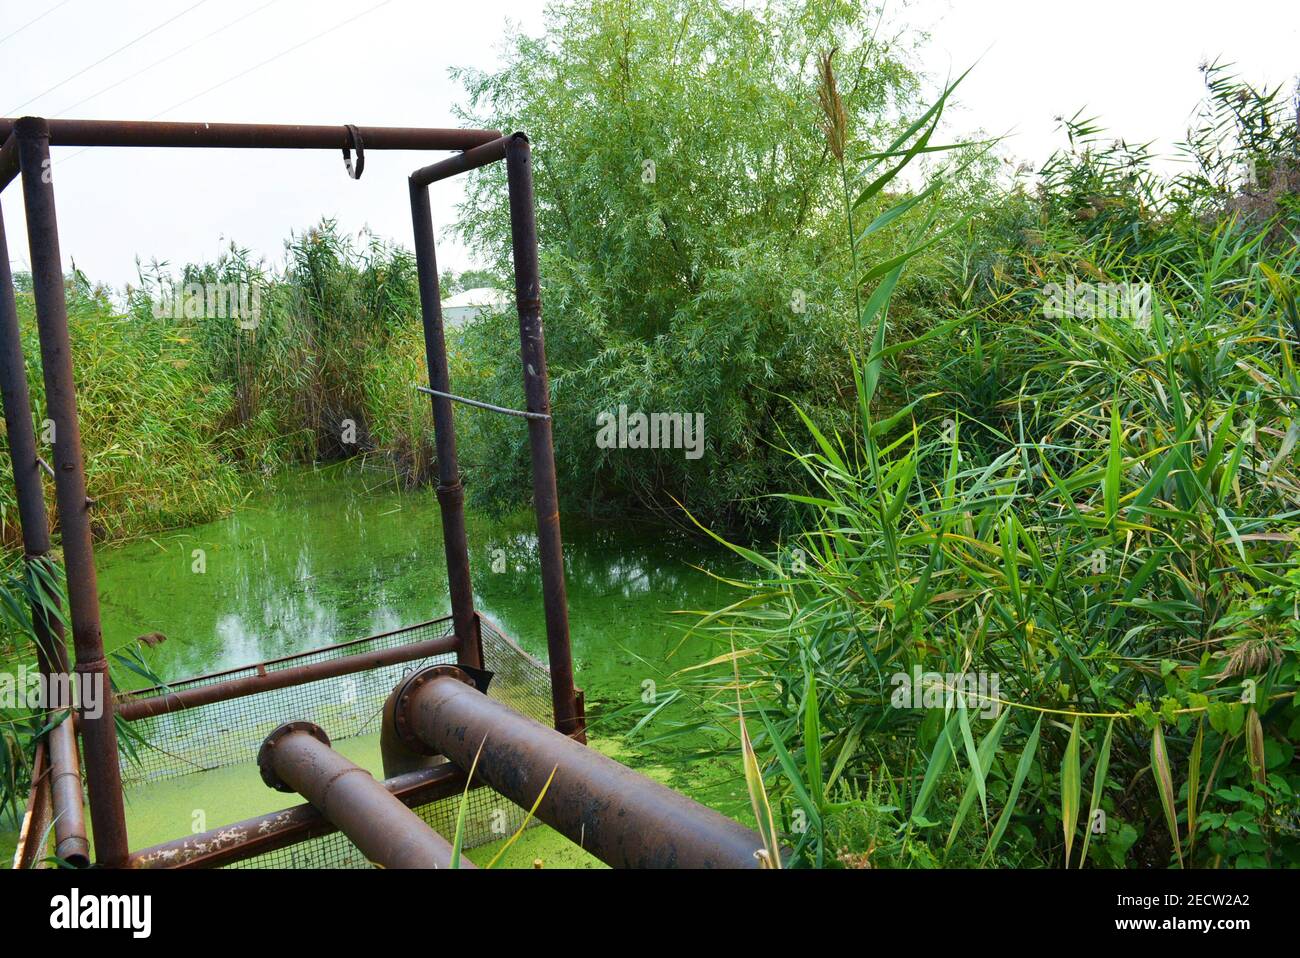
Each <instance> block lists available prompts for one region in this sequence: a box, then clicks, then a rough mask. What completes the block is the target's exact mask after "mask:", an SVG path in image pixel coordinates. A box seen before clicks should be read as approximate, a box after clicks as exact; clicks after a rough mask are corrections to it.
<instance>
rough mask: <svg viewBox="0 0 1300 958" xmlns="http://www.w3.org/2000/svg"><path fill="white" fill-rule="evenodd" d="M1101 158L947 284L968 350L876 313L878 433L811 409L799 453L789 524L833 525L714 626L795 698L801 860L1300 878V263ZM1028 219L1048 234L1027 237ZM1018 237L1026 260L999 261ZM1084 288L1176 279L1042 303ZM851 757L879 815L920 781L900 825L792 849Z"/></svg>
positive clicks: (866, 408) (711, 624)
mask: <svg viewBox="0 0 1300 958" xmlns="http://www.w3.org/2000/svg"><path fill="white" fill-rule="evenodd" d="M1074 134H1075V139H1074V147H1073V148H1072V149H1071V150H1070V151H1068V152H1067V153H1065V154H1060V155H1058V156H1056V157H1054V158H1053V161H1052V162H1051V163H1049V164H1048V166H1047V167H1046V169H1045V171H1044V178H1043V186H1042V189H1043V193H1042V195H1041V196H1040V197H1038V198H1037V199H1029V198H1020V199H1016V200H1015V202H1013V203H1012V204H1008V205H1009V206H1011V207H1012V208H1011V210H1010V211H1009V212H1007V213H1005V214H999V215H992V216H984V217H981V218H979V219H977V220H976V221H975V224H976V228H977V229H979V228H983V227H984V226H985V225H986V224H987V225H991V226H992V227H994V228H995V230H1003V232H1001V233H1000V234H999V233H998V232H996V231H995V233H994V234H993V236H994V239H990V237H989V236H987V235H986V236H975V237H973V238H974V239H975V243H974V249H973V253H972V254H971V255H962V254H960V252H959V253H958V255H955V256H953V257H952V258H951V260H950V264H951V266H952V267H953V269H954V272H955V273H956V276H957V277H960V281H961V283H962V288H963V289H966V290H969V293H967V294H963V297H962V299H961V300H960V301H958V302H954V301H953V300H951V299H948V300H946V301H944V302H943V303H941V304H940V310H939V315H940V316H942V315H945V313H946V314H948V315H952V316H953V317H954V319H953V322H954V323H958V325H956V326H953V327H951V328H952V329H954V330H955V332H954V334H952V335H947V336H944V337H943V338H942V339H941V340H940V339H931V340H929V341H928V342H926V343H917V342H915V341H907V340H904V341H902V342H899V341H896V340H891V338H890V337H889V336H888V335H885V334H886V333H887V332H888V330H889V326H888V324H887V323H886V322H884V321H883V320H881V321H880V322H879V324H878V325H875V326H874V328H875V330H876V336H875V340H874V343H873V345H872V347H871V350H870V352H868V353H867V354H866V355H865V356H864V357H863V358H861V359H858V360H855V361H854V366H855V368H856V369H857V370H858V371H859V372H858V375H857V391H856V393H857V403H856V405H857V410H858V414H859V421H858V423H857V428H856V429H854V430H852V431H848V430H841V429H838V428H831V427H827V426H825V425H824V423H822V422H820V421H819V418H818V417H817V416H816V415H815V414H812V413H805V414H804V415H803V419H804V422H805V426H806V433H807V438H805V439H804V440H802V441H800V442H799V443H797V444H795V445H793V446H792V448H791V449H790V456H791V457H792V459H793V460H794V461H795V462H797V463H798V464H799V465H800V466H801V467H802V468H803V469H804V470H805V472H806V477H807V483H808V484H809V485H810V486H811V488H812V491H811V492H799V493H792V494H790V495H788V496H787V500H788V501H790V502H791V503H797V504H798V505H799V506H801V507H804V508H805V509H806V510H807V520H806V524H805V527H804V529H805V531H803V532H802V533H801V534H800V535H798V536H796V537H794V538H793V539H791V540H789V541H788V542H787V543H786V544H785V545H784V547H783V548H782V550H781V551H780V553H779V554H778V555H776V556H772V557H769V556H765V555H759V554H757V553H754V552H753V551H751V550H748V549H738V551H739V552H740V554H742V555H745V556H746V557H747V558H750V560H751V561H752V562H754V565H755V578H754V580H753V582H752V585H751V591H750V594H749V595H748V597H746V598H745V599H742V600H741V601H739V602H737V603H735V604H734V605H732V606H731V607H729V608H728V609H726V610H722V611H721V612H718V613H714V614H712V615H710V616H708V617H706V618H705V619H703V620H702V621H701V623H700V625H699V626H698V628H700V629H702V630H707V631H715V632H717V633H719V639H720V642H725V643H728V644H731V643H734V644H735V646H736V648H737V658H738V660H739V661H740V662H742V663H743V664H744V665H745V666H747V667H748V669H747V674H746V675H744V676H743V679H744V680H745V681H746V683H747V684H748V685H749V686H750V687H753V688H757V689H764V690H768V689H771V690H773V691H772V692H770V693H769V694H764V695H762V696H760V705H761V707H762V709H763V712H762V714H763V715H764V716H765V718H767V720H768V730H769V735H768V737H767V738H766V740H758V741H756V742H755V746H756V748H758V750H759V752H760V754H762V753H763V751H764V749H766V750H768V753H769V755H770V758H769V765H768V775H769V780H770V782H771V786H772V788H773V791H774V793H775V794H776V795H777V796H780V795H781V793H782V792H783V793H784V802H781V803H780V804H781V805H782V807H783V808H784V810H785V812H786V825H787V833H788V835H789V838H790V841H791V843H792V844H793V845H794V846H795V848H796V852H797V854H798V855H799V856H801V860H803V861H805V862H808V863H811V864H826V863H831V862H835V861H840V862H850V861H857V860H858V859H859V858H860V856H861V855H863V854H864V853H866V852H867V850H868V849H869V848H870V847H876V846H879V845H880V844H882V842H886V843H893V844H894V845H895V846H905V847H907V848H911V849H915V848H916V846H917V844H918V843H919V844H921V845H923V846H925V847H926V848H928V849H929V855H930V857H931V858H932V859H937V860H940V861H947V862H949V863H963V862H965V863H977V862H978V863H992V862H1007V863H1037V864H1048V863H1051V864H1060V863H1062V862H1068V861H1070V860H1072V859H1073V861H1075V862H1076V863H1081V862H1080V859H1081V858H1083V857H1085V856H1086V860H1087V862H1088V864H1090V865H1094V866H1108V867H1129V866H1133V865H1146V866H1158V867H1164V866H1167V865H1171V864H1172V865H1177V864H1180V863H1181V864H1185V865H1187V866H1188V867H1193V866H1211V867H1215V866H1220V865H1227V864H1232V865H1238V866H1241V865H1273V866H1277V865H1285V864H1290V865H1300V841H1298V840H1297V839H1298V838H1300V831H1298V830H1300V799H1297V786H1298V785H1300V774H1298V773H1297V771H1296V768H1297V766H1296V764H1295V762H1294V746H1293V744H1292V743H1293V740H1294V737H1295V735H1296V733H1297V731H1300V710H1298V709H1297V705H1298V704H1300V692H1298V691H1297V689H1298V687H1300V681H1298V676H1297V669H1298V668H1300V642H1298V641H1297V636H1298V634H1300V633H1298V632H1297V629H1298V628H1300V626H1297V608H1298V607H1300V588H1298V586H1300V571H1298V570H1297V561H1296V558H1297V542H1296V538H1295V528H1296V521H1297V517H1298V516H1300V491H1298V490H1300V476H1297V475H1296V471H1295V465H1296V457H1295V449H1296V447H1297V441H1298V440H1300V426H1297V424H1296V423H1297V407H1296V397H1297V395H1300V379H1297V371H1296V364H1295V352H1296V348H1297V344H1300V326H1298V325H1297V324H1296V322H1295V307H1294V304H1295V280H1294V276H1295V275H1296V272H1297V268H1298V267H1300V253H1298V252H1297V250H1296V248H1295V245H1294V239H1292V240H1291V241H1290V243H1289V244H1288V243H1279V242H1277V238H1276V235H1274V236H1273V237H1271V238H1270V237H1266V236H1265V235H1264V233H1263V232H1261V230H1262V229H1267V228H1268V225H1269V224H1264V225H1263V226H1262V227H1261V226H1260V225H1259V224H1256V225H1255V226H1254V227H1253V228H1251V227H1247V226H1245V225H1244V224H1243V223H1242V221H1241V219H1240V218H1236V217H1233V216H1232V215H1231V214H1230V213H1225V214H1224V217H1223V218H1222V219H1216V220H1214V221H1212V222H1210V223H1209V224H1208V227H1207V224H1206V221H1205V219H1204V215H1205V213H1204V207H1203V206H1199V205H1198V204H1197V203H1195V202H1193V201H1192V200H1193V199H1194V198H1193V197H1190V196H1189V195H1188V194H1187V193H1186V192H1183V193H1182V194H1179V189H1180V187H1179V186H1178V185H1177V184H1172V185H1171V184H1169V183H1164V182H1160V181H1158V180H1156V179H1155V178H1154V177H1152V176H1151V175H1150V174H1149V172H1148V171H1147V169H1146V166H1145V160H1144V159H1143V158H1142V156H1141V155H1140V151H1134V150H1132V149H1130V148H1128V147H1125V146H1123V145H1118V146H1115V147H1114V148H1113V149H1112V150H1111V152H1109V153H1107V152H1106V151H1105V150H1101V149H1100V148H1099V147H1098V146H1097V145H1096V143H1094V142H1092V132H1091V128H1090V127H1085V126H1080V125H1075V127H1074ZM1184 189H1185V188H1184ZM1162 197H1163V199H1161V198H1162ZM1157 201H1158V202H1157ZM1083 209H1090V210H1093V211H1094V213H1095V215H1087V214H1085V215H1083V216H1078V215H1074V214H1075V213H1077V212H1078V211H1080V210H1083ZM1027 212H1028V213H1031V214H1033V216H1032V217H1029V220H1030V221H1031V222H1032V220H1033V218H1037V223H1036V224H1035V225H1036V226H1037V227H1038V228H1037V229H1033V230H1020V229H1016V228H1014V226H1013V224H1016V223H1017V222H1020V223H1023V222H1025V221H1026V219H1027V217H1026V213H1027ZM1008 226H1012V227H1013V228H1011V229H1007V227H1008ZM999 235H1000V236H1001V240H1002V241H1008V242H1006V245H1005V246H1004V248H1003V252H1002V256H1001V261H1000V262H999V261H998V257H996V256H994V257H992V259H993V262H992V263H991V266H990V268H987V269H985V268H980V269H972V268H971V264H972V263H973V262H975V261H976V259H977V258H978V257H983V256H987V255H988V252H987V251H989V250H996V249H997V242H998V241H997V239H996V237H998V236H999ZM1076 278H1077V279H1078V280H1079V281H1080V282H1091V283H1097V284H1109V283H1126V284H1137V285H1141V284H1149V285H1150V301H1149V302H1150V308H1149V310H1148V311H1137V312H1133V311H1126V310H1124V309H1118V310H1116V309H1094V308H1091V307H1089V308H1080V309H1074V308H1071V309H1068V310H1064V311H1056V312H1050V313H1049V312H1048V311H1046V310H1045V309H1044V300H1045V297H1044V290H1045V284H1046V283H1048V282H1058V283H1064V282H1066V281H1067V280H1070V279H1076ZM882 291H883V293H882ZM875 296H876V297H881V305H882V306H883V303H884V301H885V300H887V298H888V296H889V280H888V279H887V278H886V279H884V280H882V281H881V283H880V285H879V286H878V288H877V291H876V294H875ZM873 298H874V297H873ZM869 302H870V301H869ZM939 328H941V329H943V328H947V327H939ZM909 358H910V359H911V360H912V361H911V362H907V360H908V359H909ZM954 373H956V375H955V376H954ZM970 386H974V387H976V388H969V387H970ZM914 669H919V670H922V672H924V673H935V674H937V675H938V676H941V677H943V676H969V675H982V676H985V677H989V676H995V677H996V678H997V679H998V690H997V692H996V693H984V692H983V687H981V689H980V691H979V692H976V693H968V694H972V695H973V701H967V700H965V699H964V698H963V696H962V695H960V694H951V686H949V694H946V695H943V694H941V695H940V697H939V699H938V705H939V707H937V708H925V707H923V708H920V709H917V708H911V707H909V705H910V704H911V703H909V702H908V701H907V700H906V699H902V700H899V699H898V698H897V696H891V694H890V691H891V685H896V683H897V678H896V677H897V676H899V675H900V674H901V675H911V674H913V670H914ZM941 681H945V682H947V681H950V680H946V679H941ZM814 686H815V688H816V689H817V690H819V694H818V701H817V714H818V723H817V728H818V730H819V731H818V739H819V741H818V742H817V743H816V744H815V747H814V746H813V744H812V743H810V742H809V741H808V724H807V722H806V721H805V715H806V711H807V709H808V702H807V697H808V692H807V691H806V690H807V689H809V688H812V687H814ZM940 691H941V692H942V691H943V690H942V689H941V690H940ZM981 695H984V696H985V697H984V698H981V697H980V696H981ZM990 698H991V699H992V700H993V701H992V702H991V701H990ZM990 704H996V705H997V706H998V714H997V715H996V717H994V716H992V715H987V716H985V715H982V714H981V713H980V711H978V710H977V709H976V707H975V705H979V706H980V708H981V709H982V708H983V706H985V705H990ZM977 743H978V744H977ZM832 761H833V762H834V764H835V766H836V767H837V769H838V770H839V780H840V782H841V783H842V785H843V786H844V787H845V788H846V789H849V790H850V791H852V790H854V789H856V790H857V791H858V792H860V793H861V794H863V795H866V796H869V795H871V794H873V790H874V789H878V788H879V781H880V779H879V776H880V773H881V769H882V768H885V767H888V768H891V769H894V770H895V772H896V773H897V772H901V776H899V777H898V778H897V779H895V781H896V783H897V784H896V786H895V790H896V796H897V797H896V798H891V800H889V801H888V802H887V803H885V804H886V805H887V806H888V807H889V808H891V809H892V811H891V812H890V813H889V814H888V815H886V816H884V817H883V818H882V816H881V815H880V812H879V808H878V806H879V804H880V802H879V800H877V799H863V802H864V803H865V804H863V805H862V807H861V808H859V807H857V806H856V805H855V802H854V801H851V802H850V803H849V804H850V806H851V809H852V810H851V812H850V813H849V814H850V815H856V816H858V817H866V818H868V819H870V820H872V821H874V822H875V823H876V825H875V831H874V832H872V834H871V837H869V838H865V839H864V836H863V834H862V833H861V831H857V832H854V831H852V830H850V831H848V832H845V831H837V830H833V829H831V828H827V827H824V826H823V827H820V828H817V827H812V828H807V829H803V830H801V829H800V828H799V827H797V826H798V825H799V820H802V816H803V815H805V814H806V812H800V816H799V820H796V817H795V815H794V812H795V811H797V810H800V809H803V808H804V806H805V805H806V804H807V799H806V797H805V796H806V792H807V787H806V785H805V781H806V778H807V774H808V771H809V769H815V768H824V767H825V766H826V764H827V763H828V762H832ZM787 766H791V767H787ZM1089 783H1090V785H1089ZM1085 785H1089V791H1088V792H1087V793H1085V792H1084V788H1085ZM1085 795H1086V796H1087V801H1088V805H1087V810H1088V814H1087V817H1086V818H1083V820H1082V821H1080V819H1081V817H1082V816H1081V815H1080V812H1081V810H1082V809H1083V808H1084V804H1083V802H1084V799H1085ZM977 800H978V805H979V813H978V814H976V812H975V810H974V809H975V805H976V801H977ZM1081 827H1082V828H1084V829H1086V830H1087V831H1085V834H1084V837H1083V841H1082V842H1080V841H1079V832H1078V830H1079V828H1081ZM864 840H866V841H868V842H870V843H871V844H870V845H868V846H865V847H864V846H863V845H862V844H860V843H861V842H862V841H864ZM841 842H847V843H848V844H847V845H846V844H838V843H841ZM855 843H856V844H855ZM1080 848H1081V851H1078V852H1076V851H1075V850H1076V849H1080ZM900 863H904V864H907V863H911V864H918V865H924V864H927V863H928V862H927V860H926V856H925V855H919V856H918V855H909V856H906V857H905V858H903V859H901V860H900Z"/></svg>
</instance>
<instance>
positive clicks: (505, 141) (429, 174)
mask: <svg viewBox="0 0 1300 958" xmlns="http://www.w3.org/2000/svg"><path fill="white" fill-rule="evenodd" d="M520 135H521V134H519V133H513V134H511V135H510V136H503V137H501V138H500V139H498V140H493V141H491V142H489V143H484V144H483V145H482V146H476V147H474V149H472V150H466V151H465V152H464V153H462V154H460V155H459V156H450V157H448V158H447V159H445V160H440V161H439V162H437V163H434V164H432V165H430V166H425V167H421V168H420V169H418V170H416V171H415V172H414V173H412V174H411V182H412V183H413V184H415V185H416V186H428V185H429V184H430V183H436V182H438V181H439V180H445V179H447V178H448V177H451V176H455V175H456V174H457V173H464V172H466V171H468V170H476V169H478V168H479V167H480V166H487V165H488V164H489V163H495V162H497V160H504V159H505V157H506V147H507V146H509V145H510V141H511V140H512V139H514V138H515V137H516V136H520Z"/></svg>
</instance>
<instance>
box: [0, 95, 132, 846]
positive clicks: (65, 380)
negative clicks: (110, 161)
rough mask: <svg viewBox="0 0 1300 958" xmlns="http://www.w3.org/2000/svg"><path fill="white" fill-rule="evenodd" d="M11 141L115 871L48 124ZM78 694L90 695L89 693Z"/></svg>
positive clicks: (101, 836) (116, 833)
mask: <svg viewBox="0 0 1300 958" xmlns="http://www.w3.org/2000/svg"><path fill="white" fill-rule="evenodd" d="M14 133H15V134H16V135H17V137H18V157H19V162H20V163H21V166H22V180H23V204H24V206H25V208H26V211H27V237H28V243H29V246H30V249H31V264H32V288H33V292H34V294H35V299H36V325H37V331H38V332H39V334H40V340H41V365H42V368H43V370H44V374H45V406H46V410H47V415H48V416H49V418H50V419H51V420H52V421H53V423H54V456H53V458H54V490H55V499H56V501H57V503H58V507H59V527H60V529H61V531H62V542H63V562H64V566H65V570H66V573H67V582H68V606H69V613H70V616H69V617H70V619H71V622H72V642H73V647H74V649H75V651H76V665H75V667H74V668H75V671H76V672H77V673H78V674H79V675H80V676H84V679H83V681H88V682H90V683H92V685H97V687H98V690H99V692H100V696H101V698H102V700H103V708H102V709H101V710H100V714H99V715H98V716H96V717H94V718H91V717H90V715H89V714H85V713H84V712H83V714H82V715H81V716H80V718H81V721H80V728H81V735H82V742H83V744H84V746H85V759H86V781H87V785H88V786H89V790H90V820H91V824H92V826H93V830H94V836H95V856H96V859H97V860H98V861H99V862H100V863H101V864H103V865H107V866H110V867H116V866H119V865H122V864H124V863H125V862H126V857H127V854H128V845H127V834H126V811H125V808H124V806H123V800H122V776H121V771H120V769H119V766H118V755H117V727H116V726H115V724H114V715H113V696H112V686H111V684H110V682H109V677H108V662H107V660H106V659H105V658H104V637H103V634H102V632H101V629H100V621H99V595H98V591H97V587H96V577H95V556H94V548H93V545H92V543H91V531H90V514H89V509H88V507H87V505H86V476H85V467H84V465H83V462H82V452H81V429H80V426H79V424H78V422H77V395H76V383H75V381H74V379H73V374H72V345H71V342H70V341H69V337H68V305H67V300H66V296H65V291H64V287H63V260H62V257H61V255H60V253H59V227H58V222H57V219H56V216H55V207H54V183H53V177H52V172H53V171H52V168H51V167H50V138H49V128H48V126H47V125H46V122H45V121H44V120H41V119H36V118H33V117H25V118H23V119H21V120H19V121H17V122H16V123H15V124H14ZM81 687H82V688H86V685H85V684H83V685H82V686H81Z"/></svg>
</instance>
